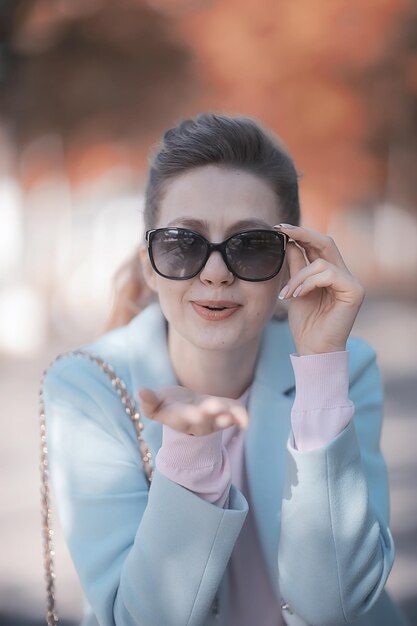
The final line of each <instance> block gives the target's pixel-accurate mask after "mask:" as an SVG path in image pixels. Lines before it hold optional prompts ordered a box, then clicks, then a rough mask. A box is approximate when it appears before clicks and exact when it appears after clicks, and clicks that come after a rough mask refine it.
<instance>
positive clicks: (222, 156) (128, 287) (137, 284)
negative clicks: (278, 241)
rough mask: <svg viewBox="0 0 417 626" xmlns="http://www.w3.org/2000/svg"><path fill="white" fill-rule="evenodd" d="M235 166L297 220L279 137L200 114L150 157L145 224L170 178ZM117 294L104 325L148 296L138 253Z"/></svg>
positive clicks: (294, 187) (244, 121) (244, 120)
mask: <svg viewBox="0 0 417 626" xmlns="http://www.w3.org/2000/svg"><path fill="white" fill-rule="evenodd" d="M205 165H218V166H220V167H225V168H230V169H239V170H243V171H246V172H248V173H250V174H253V175H256V176H259V177H260V178H262V179H263V180H264V181H266V182H267V183H268V184H269V185H270V187H271V188H272V190H273V191H274V192H275V194H276V197H277V213H279V220H280V221H282V222H288V223H290V224H298V223H299V221H300V205H299V197H298V174H297V171H296V169H295V167H294V163H293V161H292V159H291V157H290V155H289V154H288V152H287V151H286V149H285V148H284V147H283V145H282V144H281V142H280V140H279V139H278V138H277V137H276V136H274V135H272V133H270V132H269V131H267V130H265V129H264V128H262V126H261V125H260V124H258V123H257V122H256V121H254V120H253V119H251V118H248V117H241V116H227V115H219V114H214V113H201V114H200V115H198V116H197V117H195V118H194V119H187V120H183V121H181V122H180V123H179V124H178V125H177V126H175V127H174V128H170V129H169V130H167V131H166V132H165V134H164V135H163V137H162V140H161V142H160V143H159V144H158V145H157V148H156V150H155V151H154V153H153V154H152V155H151V158H150V168H149V175H148V181H147V185H146V191H145V207H144V225H145V229H146V230H147V229H149V228H154V227H155V225H156V223H157V220H158V209H159V206H160V203H161V200H162V198H163V196H164V193H165V192H166V190H167V188H168V187H169V183H170V181H171V180H173V179H175V178H176V177H178V176H180V175H181V174H184V173H185V172H187V171H189V170H191V169H195V168H198V167H203V166H205ZM115 282H116V294H115V301H114V305H113V311H112V315H111V317H110V320H109V322H108V324H107V329H110V328H114V327H116V326H120V325H122V324H126V323H127V322H128V321H129V320H130V319H131V318H132V317H134V316H135V315H136V314H137V313H138V312H139V311H140V310H141V309H143V308H144V307H145V306H146V305H147V304H148V303H149V301H150V300H151V299H152V294H151V293H150V291H149V290H148V288H147V287H146V285H145V281H144V279H143V276H142V272H141V269H140V261H139V254H138V252H136V253H135V254H134V255H133V256H132V258H131V259H129V260H128V261H127V262H126V263H125V264H124V265H123V266H122V267H121V268H120V269H119V271H118V272H117V274H116V278H115Z"/></svg>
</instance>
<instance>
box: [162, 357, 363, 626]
mask: <svg viewBox="0 0 417 626" xmlns="http://www.w3.org/2000/svg"><path fill="white" fill-rule="evenodd" d="M291 363H292V366H293V369H294V375H295V384H296V395H295V400H294V404H293V407H292V411H291V426H292V433H289V435H290V445H292V446H294V447H295V448H296V449H298V450H300V451H301V452H306V451H310V450H314V449H316V448H319V447H321V446H325V445H326V444H328V443H330V441H331V440H332V439H333V438H334V437H336V435H338V434H339V433H340V432H341V431H342V430H343V429H344V428H345V427H346V426H347V424H348V423H349V421H350V420H351V418H352V416H353V413H354V407H353V404H352V402H351V401H350V400H349V398H348V385H349V378H348V353H347V352H330V353H326V354H317V355H311V356H301V357H299V356H296V355H291ZM249 395H250V387H249V388H248V389H247V390H246V391H245V392H244V393H243V394H242V396H241V397H240V398H239V401H240V402H242V404H244V405H245V406H247V405H248V400H249ZM249 419H250V416H249ZM244 438H245V431H244V430H241V429H239V428H238V427H237V426H230V427H229V428H226V429H224V430H223V431H218V432H216V433H213V434H212V435H206V436H203V437H193V436H191V435H187V434H184V433H179V432H177V431H175V430H173V429H172V428H169V427H168V426H164V427H163V437H162V446H161V448H160V450H159V452H158V454H157V456H156V459H155V464H156V467H157V469H158V471H160V472H161V473H163V474H164V475H165V476H166V477H167V478H169V479H170V480H172V481H175V482H176V483H178V484H180V485H182V486H183V487H185V488H186V489H189V490H190V491H193V492H194V493H196V494H197V495H198V496H200V497H201V498H204V499H205V500H208V501H209V502H211V503H212V504H214V505H216V506H219V507H227V506H228V498H229V490H230V485H231V484H232V482H233V484H234V485H235V486H236V487H237V488H238V489H240V490H241V491H242V493H243V494H244V495H245V497H246V499H247V501H248V504H249V512H248V515H247V517H246V520H245V523H244V525H243V528H242V530H241V533H240V535H239V537H238V540H237V542H236V544H235V547H234V549H233V552H232V556H231V558H230V562H229V565H228V568H229V585H230V587H229V589H230V598H229V602H230V607H229V608H230V619H229V622H228V624H229V625H230V626H238V625H239V626H252V625H253V624H256V623H259V617H260V615H262V624H263V626H281V625H282V626H283V624H284V622H283V620H282V616H281V610H280V607H279V603H278V598H277V597H276V595H275V593H274V591H273V588H272V585H271V582H270V580H269V577H268V574H267V571H266V566H265V563H264V560H263V557H262V554H261V550H260V546H259V540H258V536H257V531H256V527H255V522H254V517H253V514H252V511H251V496H250V493H249V490H248V485H247V480H246V474H245V463H244ZM254 598H256V601H254Z"/></svg>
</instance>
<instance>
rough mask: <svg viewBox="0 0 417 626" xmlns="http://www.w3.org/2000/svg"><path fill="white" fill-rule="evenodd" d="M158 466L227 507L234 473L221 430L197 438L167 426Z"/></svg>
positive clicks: (161, 470)
mask: <svg viewBox="0 0 417 626" xmlns="http://www.w3.org/2000/svg"><path fill="white" fill-rule="evenodd" d="M155 467H156V468H157V470H158V471H159V472H161V473H162V474H164V475H165V476H166V477H167V478H169V479H170V480H172V481H174V482H176V483H177V484H179V485H182V486H183V487H185V488H186V489H189V490H190V491H193V492H194V493H196V494H197V495H198V496H200V497H201V498H204V500H207V501H208V502H211V503H212V504H215V505H216V506H218V507H221V508H225V507H227V505H228V499H229V491H230V485H231V483H232V472H231V466H230V460H229V455H228V452H227V450H226V448H225V447H224V445H223V443H222V431H221V430H220V431H218V432H215V433H212V434H211V435H204V436H202V437H197V436H193V435H187V434H185V433H180V432H178V431H176V430H174V429H172V428H170V427H169V426H165V425H164V426H163V431H162V446H161V447H160V449H159V451H158V454H157V455H156V458H155Z"/></svg>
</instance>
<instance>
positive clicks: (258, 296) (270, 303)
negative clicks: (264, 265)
mask: <svg viewBox="0 0 417 626" xmlns="http://www.w3.org/2000/svg"><path fill="white" fill-rule="evenodd" d="M279 291H280V281H279V280H278V279H277V277H275V278H274V279H272V281H267V282H265V283H258V284H257V285H256V288H254V289H251V291H250V293H248V296H247V297H248V303H249V306H250V308H251V310H252V311H253V313H254V315H255V316H256V317H258V318H260V319H262V320H268V319H269V317H270V316H271V315H272V314H273V312H274V310H275V305H276V303H277V299H278V294H279Z"/></svg>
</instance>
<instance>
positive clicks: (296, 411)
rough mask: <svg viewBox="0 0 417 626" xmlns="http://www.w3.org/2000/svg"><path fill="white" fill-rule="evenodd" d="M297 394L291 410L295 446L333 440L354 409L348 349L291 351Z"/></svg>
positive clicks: (302, 447) (303, 449)
mask: <svg viewBox="0 0 417 626" xmlns="http://www.w3.org/2000/svg"><path fill="white" fill-rule="evenodd" d="M290 357H291V363H292V366H293V369H294V375H295V386H296V394H295V400H294V404H293V407H292V411H291V424H292V432H293V437H294V444H295V445H294V447H296V448H297V449H298V450H300V451H301V452H308V451H310V450H315V449H316V448H320V447H322V446H325V445H326V444H328V443H330V442H331V441H332V439H334V438H335V437H336V436H337V435H338V434H339V433H340V432H342V430H343V429H344V428H345V427H346V426H347V425H348V423H349V422H350V420H351V419H352V416H353V413H354V406H353V403H352V402H351V401H350V400H349V397H348V388H349V375H348V357H349V354H348V352H328V353H324V354H313V355H308V356H297V355H294V354H291V355H290Z"/></svg>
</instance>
